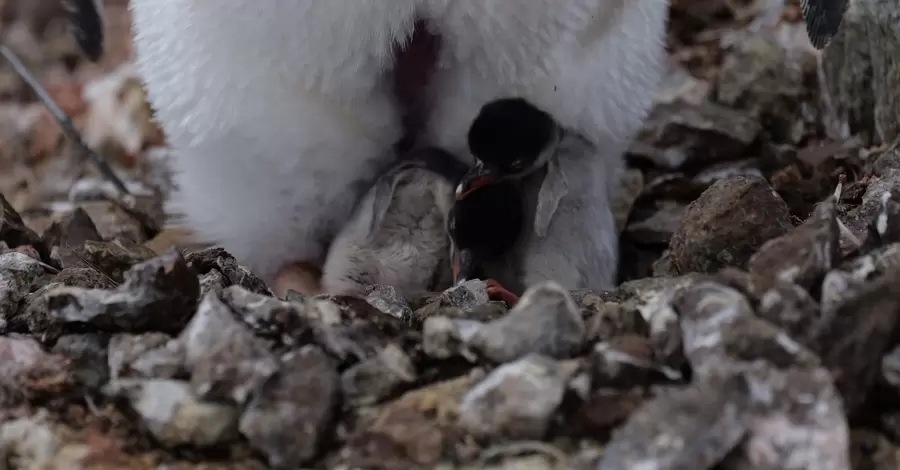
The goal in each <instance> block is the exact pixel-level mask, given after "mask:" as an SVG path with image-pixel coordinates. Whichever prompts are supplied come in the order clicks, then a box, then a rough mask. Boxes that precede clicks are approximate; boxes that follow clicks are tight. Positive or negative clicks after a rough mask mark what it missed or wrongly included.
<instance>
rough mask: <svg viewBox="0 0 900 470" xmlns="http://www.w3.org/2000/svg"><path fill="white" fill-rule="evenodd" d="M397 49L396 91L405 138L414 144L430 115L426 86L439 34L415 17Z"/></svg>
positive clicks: (437, 46) (435, 61)
mask: <svg viewBox="0 0 900 470" xmlns="http://www.w3.org/2000/svg"><path fill="white" fill-rule="evenodd" d="M395 47H396V49H395V51H394V58H395V62H394V94H395V95H396V96H397V99H398V101H399V103H400V107H401V110H402V113H403V127H404V134H405V135H404V141H406V143H407V144H408V145H412V143H413V142H414V140H415V138H416V137H417V136H418V134H419V133H420V131H421V129H422V128H423V127H424V124H425V121H426V119H427V112H426V108H427V103H426V90H427V87H428V84H429V81H430V79H431V76H432V74H433V73H434V69H435V65H436V64H437V57H438V52H439V51H440V47H441V44H440V36H438V35H436V34H433V33H431V32H429V31H428V28H427V25H426V23H425V22H424V21H421V20H419V21H416V24H415V28H414V30H413V35H412V37H411V38H409V41H408V42H407V43H406V44H397V45H396V46H395Z"/></svg>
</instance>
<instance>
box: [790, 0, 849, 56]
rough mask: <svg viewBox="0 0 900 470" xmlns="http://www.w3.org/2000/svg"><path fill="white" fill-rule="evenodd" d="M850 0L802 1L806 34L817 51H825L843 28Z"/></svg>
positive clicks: (801, 7)
mask: <svg viewBox="0 0 900 470" xmlns="http://www.w3.org/2000/svg"><path fill="white" fill-rule="evenodd" d="M849 5H850V0H801V2H800V9H801V10H802V12H803V20H804V21H805V22H806V33H807V35H808V36H809V41H810V42H811V43H812V45H813V47H815V48H816V49H823V48H825V46H827V45H828V43H829V42H830V41H831V38H833V37H834V35H835V34H837V32H838V28H840V27H841V21H842V20H843V19H844V13H846V11H847V7H848V6H849Z"/></svg>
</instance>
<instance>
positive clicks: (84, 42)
mask: <svg viewBox="0 0 900 470" xmlns="http://www.w3.org/2000/svg"><path fill="white" fill-rule="evenodd" d="M63 5H64V6H65V7H66V10H68V12H69V24H70V25H71V28H72V34H73V35H74V36H75V42H76V43H78V47H80V48H81V51H82V52H84V55H85V56H87V58H88V59H90V60H91V61H93V62H96V61H98V60H100V57H102V56H103V41H104V33H103V17H102V16H100V11H99V10H98V4H97V2H96V0H63Z"/></svg>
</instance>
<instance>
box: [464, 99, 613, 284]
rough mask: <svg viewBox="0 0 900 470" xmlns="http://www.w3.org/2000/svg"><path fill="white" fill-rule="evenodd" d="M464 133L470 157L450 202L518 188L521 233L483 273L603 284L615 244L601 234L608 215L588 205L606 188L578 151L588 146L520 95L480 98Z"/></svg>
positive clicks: (507, 280) (505, 279)
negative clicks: (500, 187) (505, 186)
mask: <svg viewBox="0 0 900 470" xmlns="http://www.w3.org/2000/svg"><path fill="white" fill-rule="evenodd" d="M468 140H469V147H470V149H471V152H472V154H473V155H474V156H475V158H476V164H475V166H474V168H473V169H472V170H471V171H470V172H469V173H467V174H466V176H465V177H463V180H462V181H461V182H460V183H459V185H458V186H457V189H456V198H457V202H459V201H461V200H465V199H468V198H470V197H474V195H476V194H478V193H479V192H480V191H484V190H485V189H486V188H488V187H490V186H491V185H494V184H500V183H503V182H507V181H517V182H519V184H521V187H522V189H521V191H522V197H521V204H522V206H523V207H522V211H523V213H524V214H525V222H524V227H523V230H522V234H521V236H520V237H519V238H518V243H517V245H516V247H514V248H513V249H511V250H508V251H507V252H506V254H505V256H504V258H505V261H504V262H500V263H491V264H488V265H487V266H486V270H487V272H486V276H488V277H491V278H493V279H495V280H496V281H498V282H499V283H500V284H501V285H503V286H506V288H508V289H510V290H512V291H514V292H522V291H523V290H524V289H525V288H526V287H528V286H530V285H532V284H535V283H537V282H541V281H555V282H559V283H561V284H562V285H564V286H565V287H566V288H568V289H577V288H586V287H610V286H611V285H612V283H613V279H612V278H611V277H610V272H611V271H610V269H611V268H610V266H609V264H610V263H612V262H614V261H615V256H614V255H610V253H614V251H615V250H616V249H617V247H614V246H609V242H610V239H609V238H606V237H604V236H603V234H604V232H605V231H606V230H607V224H608V223H610V221H609V220H608V219H607V217H606V215H607V214H605V213H604V212H597V211H595V208H594V207H592V204H591V202H592V201H593V200H595V199H596V198H599V197H600V194H601V193H602V192H604V191H606V188H604V187H602V185H600V184H598V181H599V180H598V179H595V178H594V175H595V173H594V172H592V169H591V165H590V163H589V161H588V160H586V159H584V158H583V155H590V154H591V153H592V152H593V145H592V144H591V143H590V142H588V141H587V140H585V139H584V138H582V137H581V136H579V135H577V134H575V133H573V132H568V131H566V130H564V129H563V128H562V127H561V126H560V125H559V124H558V123H557V122H556V121H555V120H554V118H553V117H552V116H550V115H549V114H548V113H547V112H545V111H543V110H541V109H539V108H537V107H536V106H534V105H533V104H531V103H530V102H528V101H527V100H525V99H522V98H504V99H499V100H495V101H493V102H491V103H488V104H487V105H485V106H484V107H483V108H482V109H481V111H480V112H479V114H478V116H477V117H476V119H475V121H474V122H473V123H472V126H471V128H470V131H469V134H468ZM495 216H496V214H495ZM583 240H587V241H588V243H581V241H583ZM610 258H612V259H610Z"/></svg>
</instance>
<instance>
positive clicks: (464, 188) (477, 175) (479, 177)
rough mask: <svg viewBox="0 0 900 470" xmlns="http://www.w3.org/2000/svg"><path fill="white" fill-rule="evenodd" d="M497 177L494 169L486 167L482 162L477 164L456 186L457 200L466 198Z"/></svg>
mask: <svg viewBox="0 0 900 470" xmlns="http://www.w3.org/2000/svg"><path fill="white" fill-rule="evenodd" d="M496 179H497V175H496V174H495V173H494V172H493V171H492V170H489V169H487V168H485V167H484V165H482V164H481V163H477V164H475V166H474V167H472V169H471V170H469V171H468V173H466V174H465V176H463V178H462V181H460V182H459V185H457V186H456V200H457V201H460V200H463V199H465V198H466V196H468V195H469V194H470V193H472V192H473V191H475V190H477V189H478V188H483V187H485V186H487V185H488V184H491V183H492V182H493V181H495V180H496Z"/></svg>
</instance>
